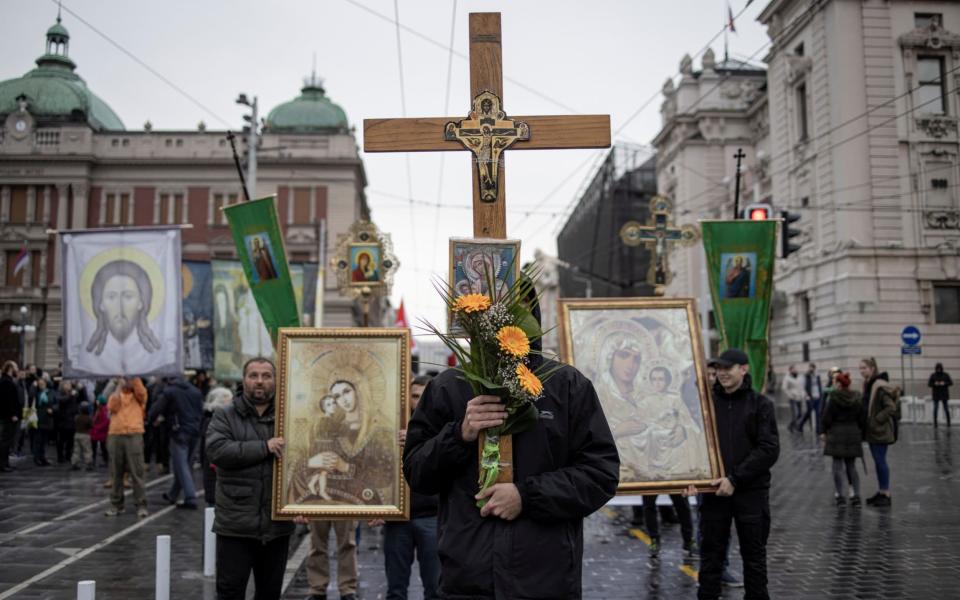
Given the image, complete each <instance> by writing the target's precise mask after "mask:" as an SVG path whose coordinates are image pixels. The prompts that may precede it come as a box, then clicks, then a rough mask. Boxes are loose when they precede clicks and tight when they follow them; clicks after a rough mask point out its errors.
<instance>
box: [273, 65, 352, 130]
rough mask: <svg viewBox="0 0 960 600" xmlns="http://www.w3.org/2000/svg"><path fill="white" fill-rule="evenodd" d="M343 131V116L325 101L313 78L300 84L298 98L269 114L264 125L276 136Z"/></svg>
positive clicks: (330, 103)
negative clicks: (276, 134) (301, 85)
mask: <svg viewBox="0 0 960 600" xmlns="http://www.w3.org/2000/svg"><path fill="white" fill-rule="evenodd" d="M347 127H348V124H347V114H346V113H345V112H343V109H342V108H340V107H339V106H338V105H337V104H334V103H333V102H332V101H331V100H330V99H329V98H327V96H326V94H325V92H324V89H323V85H321V83H320V81H319V80H318V79H317V78H316V76H315V75H314V76H311V77H309V78H308V79H307V81H306V82H305V83H304V86H303V88H302V89H301V90H300V96H299V97H297V98H294V99H293V100H291V101H289V102H284V103H283V104H281V105H280V106H277V107H276V108H274V109H273V110H271V111H270V114H269V115H267V123H266V128H267V130H268V131H272V132H279V133H285V132H288V133H303V132H320V131H331V130H343V129H346V128H347Z"/></svg>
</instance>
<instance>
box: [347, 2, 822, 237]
mask: <svg viewBox="0 0 960 600" xmlns="http://www.w3.org/2000/svg"><path fill="white" fill-rule="evenodd" d="M346 1H351V0H346ZM749 6H750V2H747V4H746V5H745V6H744V7H743V8H742V9H740V12H738V13H737V14H736V15H734V17H733V18H734V20H736V19H738V18H740V16H741V15H743V13H744V12H746V10H747V8H748V7H749ZM807 10H808V11H809V10H810V9H809V8H808V9H807ZM801 16H802V15H801ZM799 18H800V17H797V19H799ZM795 22H796V19H795V20H794V21H793V22H791V24H790V25H788V26H787V28H785V29H788V28H789V27H790V26H791V25H793V23H795ZM728 27H729V25H728V24H724V26H723V27H722V28H721V29H720V31H718V32H717V33H716V34H714V36H713V37H711V38H710V39H709V40H708V41H707V43H706V44H704V45H703V47H702V48H700V50H698V51H697V52H696V53H695V54H693V56H692V57H691V58H696V57H698V56H701V55H702V54H703V53H705V52H706V51H707V50H708V49H709V48H710V46H711V44H713V42H715V41H716V40H717V39H718V38H719V37H720V36H721V35H723V33H724V32H725V31H726V30H727V28H728ZM772 43H773V42H772V40H771V41H768V42H766V43H765V44H763V45H762V46H761V47H760V48H759V49H757V50H756V51H755V52H754V53H753V54H752V55H751V56H750V58H749V59H747V60H746V61H743V62H744V63H745V64H746V63H749V61H751V60H753V59H754V58H755V57H756V56H757V55H758V54H759V53H760V52H762V51H764V50H765V49H766V48H767V47H769V46H770V45H771V44H772ZM674 77H676V75H674ZM729 78H730V74H729V73H725V74H724V76H723V77H722V78H721V79H720V80H719V81H718V82H717V83H716V84H715V85H714V86H713V87H711V88H710V89H709V90H707V92H705V93H704V94H701V95H700V97H699V98H697V100H696V102H695V103H694V105H693V106H696V105H697V104H699V103H700V101H701V100H703V98H704V97H706V96H707V95H709V94H710V93H712V92H713V91H714V90H715V89H716V88H718V87H719V86H720V85H721V84H723V83H724V82H725V81H726V80H727V79H729ZM660 94H661V91H660V90H657V91H656V92H654V93H653V95H651V96H650V97H649V98H647V99H646V100H645V101H644V102H643V103H641V104H640V107H639V108H637V110H635V111H634V112H633V113H632V114H631V115H630V116H629V117H627V119H626V120H624V121H623V123H621V124H620V125H619V126H618V127H617V128H616V129H615V130H614V132H613V137H614V138H616V137H617V136H620V135H622V132H623V130H624V129H626V127H627V126H628V125H630V123H632V122H633V120H634V119H636V118H637V117H638V116H639V115H640V114H641V113H642V112H643V111H644V110H646V109H647V108H648V107H649V106H650V105H651V104H652V103H653V101H654V100H656V99H657V98H659V97H660ZM591 159H593V157H587V159H586V160H584V161H583V163H581V164H580V165H579V166H578V167H577V170H579V169H581V168H583V166H584V165H586V163H588V162H589V161H590V160H591ZM551 195H552V194H551ZM549 198H550V195H548V196H547V197H545V198H544V200H543V201H542V202H541V204H545V203H546V201H547V200H548V199H549ZM577 200H578V198H576V197H574V198H572V199H571V200H570V202H568V203H567V206H566V207H565V208H564V211H563V212H564V213H565V214H568V213H569V212H571V211H572V210H573V207H574V206H575V205H576V202H577ZM524 220H526V219H524ZM521 223H522V222H521Z"/></svg>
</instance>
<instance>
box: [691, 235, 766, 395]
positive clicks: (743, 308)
mask: <svg viewBox="0 0 960 600" xmlns="http://www.w3.org/2000/svg"><path fill="white" fill-rule="evenodd" d="M778 224H779V221H701V222H700V226H701V229H702V232H703V248H704V250H705V251H706V254H707V273H708V278H709V281H710V296H711V298H712V299H713V309H714V314H715V316H716V319H717V323H718V325H719V328H720V335H721V336H722V338H723V339H722V343H721V346H722V349H726V348H740V349H741V350H743V351H744V352H746V353H747V355H748V356H749V357H750V373H751V375H752V379H753V387H754V389H755V390H757V391H760V390H762V389H763V386H764V382H765V381H766V377H767V349H768V338H769V328H770V299H771V296H772V295H773V265H774V261H775V259H776V242H777V225H778Z"/></svg>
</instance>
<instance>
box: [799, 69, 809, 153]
mask: <svg viewBox="0 0 960 600" xmlns="http://www.w3.org/2000/svg"><path fill="white" fill-rule="evenodd" d="M797 129H798V131H799V134H800V135H799V139H800V141H801V142H805V141H807V138H808V137H810V130H809V127H808V124H807V84H806V83H801V84H800V85H798V86H797Z"/></svg>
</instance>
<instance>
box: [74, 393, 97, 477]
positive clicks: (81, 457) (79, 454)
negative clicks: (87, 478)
mask: <svg viewBox="0 0 960 600" xmlns="http://www.w3.org/2000/svg"><path fill="white" fill-rule="evenodd" d="M73 422H74V434H73V456H71V457H70V464H71V465H72V466H71V468H72V469H73V470H74V471H79V470H80V463H84V464H86V465H87V470H88V471H92V470H93V448H91V446H90V430H92V429H93V419H92V418H90V404H89V403H88V402H86V401H84V402H81V403H80V410H79V412H78V413H77V416H76V417H74V418H73Z"/></svg>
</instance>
